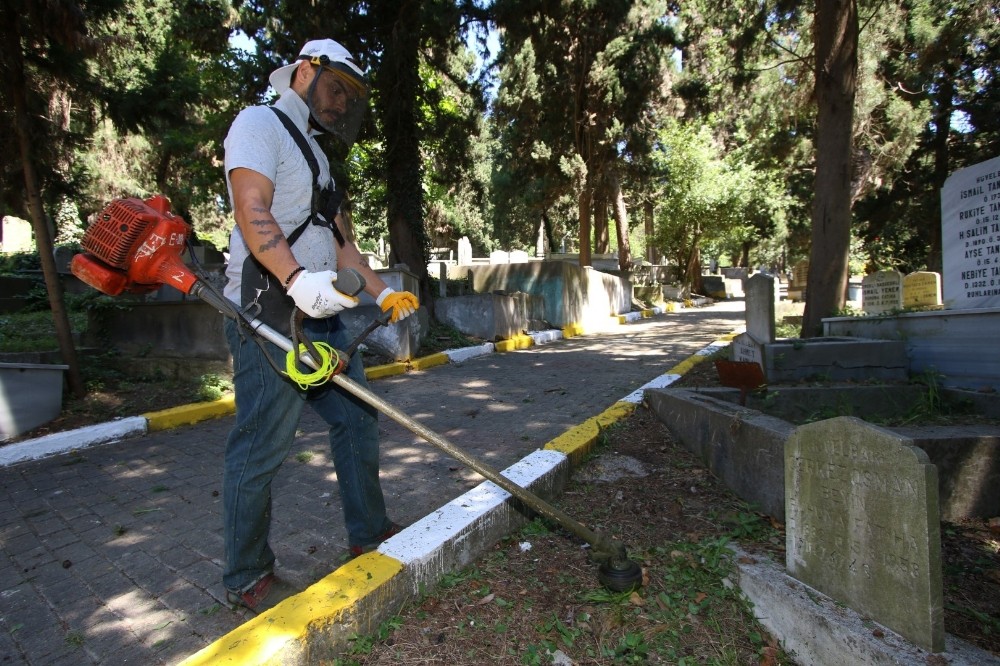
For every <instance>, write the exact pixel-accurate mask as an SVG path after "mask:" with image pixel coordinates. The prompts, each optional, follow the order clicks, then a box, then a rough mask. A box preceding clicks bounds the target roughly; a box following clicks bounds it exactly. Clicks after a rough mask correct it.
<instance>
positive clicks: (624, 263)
mask: <svg viewBox="0 0 1000 666" xmlns="http://www.w3.org/2000/svg"><path fill="white" fill-rule="evenodd" d="M608 190H609V191H610V194H611V200H612V201H614V211H615V233H616V235H617V238H618V270H620V271H623V272H626V273H627V272H630V271H631V270H632V247H631V244H630V243H629V238H628V217H627V212H626V210H625V195H624V194H622V182H621V179H619V178H618V173H617V172H616V171H615V170H614V169H611V170H610V171H609V173H608Z"/></svg>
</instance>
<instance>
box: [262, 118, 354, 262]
mask: <svg viewBox="0 0 1000 666" xmlns="http://www.w3.org/2000/svg"><path fill="white" fill-rule="evenodd" d="M268 108H270V109H271V110H272V111H274V114H275V115H276V116H278V120H280V121H281V124H282V125H284V126H285V129H286V130H288V133H289V134H291V135H292V139H294V140H295V143H296V145H298V147H299V150H301V151H302V156H303V157H305V158H306V162H308V163H309V169H310V171H312V175H313V197H312V206H311V212H310V214H309V219H308V220H306V222H305V223H303V224H301V225H300V226H298V227H296V229H295V231H293V232H292V233H291V235H289V236H288V244H289V245H291V244H292V243H294V242H295V241H296V240H298V237H299V236H301V235H302V232H303V231H305V225H306V223H308V222H312V223H313V224H315V225H318V226H321V227H327V228H328V229H330V231H332V232H333V237H334V238H335V239H337V244H338V245H340V247H344V243H345V241H344V236H343V234H341V233H340V229H338V228H337V223H336V222H335V221H334V220H333V219H329V220H327V219H324V218H323V216H321V215H317V212H318V211H317V210H316V203H317V201H319V196H318V195H319V193H320V192H321V191H322V189H323V188H321V187H320V184H319V162H317V161H316V155H315V154H314V153H313V151H312V148H311V147H310V146H309V142H308V141H307V140H306V137H305V135H303V134H302V131H301V130H299V128H298V127H296V126H295V123H293V122H292V119H291V118H289V117H288V116H287V115H286V114H285V113H284V112H283V111H282V110H281V109H278V108H277V107H273V106H271V107H268ZM334 213H336V211H334ZM292 236H294V237H295V238H294V239H293V238H292Z"/></svg>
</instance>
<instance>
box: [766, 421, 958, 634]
mask: <svg viewBox="0 0 1000 666" xmlns="http://www.w3.org/2000/svg"><path fill="white" fill-rule="evenodd" d="M785 518H786V530H787V531H786V568H787V570H788V573H789V574H791V575H792V576H794V577H795V578H797V579H798V580H801V581H802V582H804V583H806V584H807V585H810V586H811V587H814V588H816V589H818V590H820V591H821V592H823V593H825V594H828V595H829V596H831V597H833V598H835V599H838V600H840V601H842V602H843V603H845V604H847V605H848V606H850V607H851V608H853V609H855V610H857V611H859V612H862V613H867V614H870V615H871V616H872V618H873V619H874V620H876V621H877V622H880V623H882V624H884V625H886V626H887V627H889V628H891V629H893V630H894V631H897V632H898V633H899V634H900V635H902V636H904V637H905V638H907V639H909V640H911V641H913V642H914V643H915V644H917V645H919V646H921V647H923V648H924V649H926V650H929V651H931V652H940V651H942V650H944V608H943V589H942V582H941V535H940V518H939V515H938V483H937V470H936V469H935V467H934V466H933V465H932V464H931V463H930V461H929V460H928V458H927V454H926V453H924V452H923V451H922V450H921V449H919V448H917V447H916V446H913V444H912V440H910V439H909V438H906V437H903V436H901V435H898V434H896V433H894V432H891V431H889V430H886V429H884V428H880V427H878V426H873V425H871V424H869V423H866V422H864V421H861V420H860V419H856V418H854V417H849V416H845V417H838V418H835V419H829V420H826V421H820V422H817V423H811V424H808V425H805V426H802V427H800V428H798V429H796V430H795V432H793V433H792V436H791V437H789V439H788V441H787V443H786V444H785Z"/></svg>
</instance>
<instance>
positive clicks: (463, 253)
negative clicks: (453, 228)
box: [458, 236, 472, 266]
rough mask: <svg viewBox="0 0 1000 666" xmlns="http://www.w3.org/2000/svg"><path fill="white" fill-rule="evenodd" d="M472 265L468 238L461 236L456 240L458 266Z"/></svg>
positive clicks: (470, 245) (470, 244) (470, 246)
mask: <svg viewBox="0 0 1000 666" xmlns="http://www.w3.org/2000/svg"><path fill="white" fill-rule="evenodd" d="M471 263H472V243H470V242H469V237H468V236H462V237H461V238H459V239H458V265H459V266H468V265H469V264H471Z"/></svg>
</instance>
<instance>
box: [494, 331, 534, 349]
mask: <svg viewBox="0 0 1000 666" xmlns="http://www.w3.org/2000/svg"><path fill="white" fill-rule="evenodd" d="M534 344H535V339H534V338H533V337H531V336H530V335H524V334H523V333H521V334H518V335H515V336H514V337H512V338H510V339H508V340H501V341H500V342H497V343H496V344H495V345H494V348H495V349H496V350H497V351H498V352H509V351H514V350H515V349H527V348H528V347H531V346H532V345H534Z"/></svg>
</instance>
